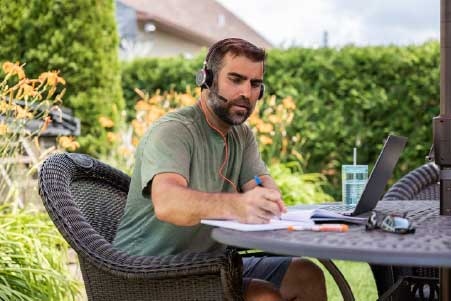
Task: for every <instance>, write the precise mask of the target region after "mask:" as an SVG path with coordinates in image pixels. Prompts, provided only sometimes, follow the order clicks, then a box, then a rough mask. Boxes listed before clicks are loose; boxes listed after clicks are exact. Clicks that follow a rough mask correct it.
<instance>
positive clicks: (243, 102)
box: [231, 96, 251, 110]
mask: <svg viewBox="0 0 451 301" xmlns="http://www.w3.org/2000/svg"><path fill="white" fill-rule="evenodd" d="M231 105H236V106H241V107H245V108H246V109H248V110H249V109H250V108H251V103H250V101H249V99H248V98H247V97H243V96H241V97H238V98H235V99H233V100H232V101H231Z"/></svg>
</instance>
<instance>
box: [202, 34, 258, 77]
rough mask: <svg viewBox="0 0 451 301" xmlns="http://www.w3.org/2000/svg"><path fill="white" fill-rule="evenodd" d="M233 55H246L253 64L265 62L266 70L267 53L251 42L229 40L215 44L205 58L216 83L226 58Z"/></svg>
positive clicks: (237, 39) (236, 39) (235, 39)
mask: <svg viewBox="0 0 451 301" xmlns="http://www.w3.org/2000/svg"><path fill="white" fill-rule="evenodd" d="M227 53H231V54H232V55H234V56H241V55H244V56H245V57H247V58H248V59H250V60H252V61H253V62H263V72H264V70H265V60H266V51H265V49H263V48H260V47H257V46H255V45H254V44H252V43H251V42H248V41H246V40H243V39H239V38H227V39H224V40H220V41H218V42H216V43H214V44H213V45H212V46H211V47H210V49H209V50H208V53H207V56H206V58H205V62H206V64H207V65H206V67H207V68H208V69H210V70H211V71H212V72H213V75H214V82H216V78H217V76H218V74H219V71H220V70H221V68H222V65H223V64H222V63H223V60H224V56H225V55H226V54H227Z"/></svg>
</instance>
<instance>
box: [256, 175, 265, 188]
mask: <svg viewBox="0 0 451 301" xmlns="http://www.w3.org/2000/svg"><path fill="white" fill-rule="evenodd" d="M254 180H255V184H257V186H260V187H263V182H262V179H260V177H259V176H254Z"/></svg>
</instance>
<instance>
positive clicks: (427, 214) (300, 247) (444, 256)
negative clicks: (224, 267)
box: [212, 200, 451, 267]
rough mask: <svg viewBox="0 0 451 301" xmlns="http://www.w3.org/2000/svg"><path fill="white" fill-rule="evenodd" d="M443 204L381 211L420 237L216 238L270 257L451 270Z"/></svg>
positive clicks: (302, 234)
mask: <svg viewBox="0 0 451 301" xmlns="http://www.w3.org/2000/svg"><path fill="white" fill-rule="evenodd" d="M439 206H440V204H439V202H438V201H420V200H415V201H381V202H379V203H378V205H377V207H376V210H377V211H380V212H384V213H396V214H402V213H404V212H407V217H408V218H409V219H410V220H411V221H413V224H414V225H415V228H416V231H415V233H414V234H394V233H388V232H384V231H381V230H372V231H366V230H365V226H363V225H352V226H350V228H349V231H348V232H344V233H334V232H313V231H288V230H272V231H259V232H241V231H236V230H230V229H223V228H215V229H213V231H212V237H213V238H214V239H215V240H217V241H219V242H221V243H224V244H226V245H231V246H237V247H242V248H249V249H259V250H262V251H265V252H268V253H273V254H280V255H291V256H310V257H315V258H320V259H341V260H351V261H363V262H368V263H374V264H387V265H409V266H411V265H415V266H418V265H421V266H437V267H439V266H441V267H451V217H448V216H440V215H439Z"/></svg>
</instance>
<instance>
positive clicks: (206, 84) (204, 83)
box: [196, 38, 265, 99]
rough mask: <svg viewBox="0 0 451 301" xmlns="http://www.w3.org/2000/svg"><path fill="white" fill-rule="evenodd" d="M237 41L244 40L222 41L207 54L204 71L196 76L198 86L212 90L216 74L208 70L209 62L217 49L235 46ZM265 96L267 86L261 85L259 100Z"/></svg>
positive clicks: (200, 71) (201, 70) (230, 39)
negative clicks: (230, 45)
mask: <svg viewBox="0 0 451 301" xmlns="http://www.w3.org/2000/svg"><path fill="white" fill-rule="evenodd" d="M237 41H242V39H237V38H229V39H224V40H221V41H219V42H217V43H215V44H214V45H213V46H212V47H211V48H210V49H209V50H208V53H207V56H206V58H205V61H204V64H203V66H202V69H200V70H199V71H198V72H197V74H196V85H197V86H198V87H201V88H202V89H210V87H211V86H212V85H213V79H214V74H213V70H211V69H209V68H208V62H209V60H210V58H211V57H212V56H214V54H215V52H216V49H218V48H221V47H224V46H226V45H228V44H233V43H235V42H237ZM263 95H265V84H263V83H262V84H261V85H260V93H259V94H258V98H257V99H261V98H262V97H263Z"/></svg>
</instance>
